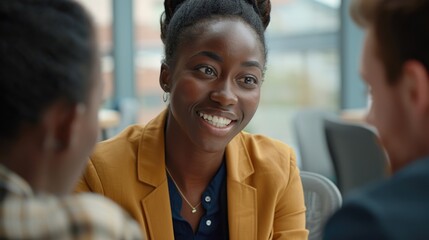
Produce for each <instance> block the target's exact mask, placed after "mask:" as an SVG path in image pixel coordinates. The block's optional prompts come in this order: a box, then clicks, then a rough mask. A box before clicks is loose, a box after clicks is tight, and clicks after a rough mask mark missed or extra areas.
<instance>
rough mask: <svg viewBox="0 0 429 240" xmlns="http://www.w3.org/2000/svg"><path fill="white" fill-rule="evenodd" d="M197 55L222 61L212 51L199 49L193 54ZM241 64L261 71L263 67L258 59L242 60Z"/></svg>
mask: <svg viewBox="0 0 429 240" xmlns="http://www.w3.org/2000/svg"><path fill="white" fill-rule="evenodd" d="M199 55H202V56H206V57H209V58H211V59H213V60H215V61H218V62H223V58H222V57H221V56H219V55H217V54H216V53H214V52H210V51H201V52H199V53H197V54H195V55H194V56H199ZM241 66H243V67H257V68H259V69H260V70H261V71H263V67H262V66H261V64H260V63H259V62H258V61H246V62H243V63H242V64H241Z"/></svg>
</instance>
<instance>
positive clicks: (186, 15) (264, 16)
mask: <svg viewBox="0 0 429 240" xmlns="http://www.w3.org/2000/svg"><path fill="white" fill-rule="evenodd" d="M164 8H165V11H164V13H163V14H162V16H161V39H162V41H163V43H164V50H165V53H164V54H165V56H164V62H166V63H167V64H169V63H171V61H172V59H173V58H174V54H175V53H176V52H177V49H178V46H179V45H180V44H181V43H182V42H183V41H184V40H186V41H189V40H190V39H189V37H190V36H189V34H190V33H192V32H187V30H193V29H192V27H196V26H199V24H204V23H205V20H210V19H216V18H239V19H241V20H243V21H244V22H245V23H247V24H248V25H249V26H250V27H252V28H253V29H254V30H255V32H256V34H257V35H258V37H259V40H260V42H261V45H262V47H263V50H264V54H265V59H266V55H267V48H266V44H265V37H264V31H265V29H266V27H267V26H268V24H269V22H270V11H271V3H270V1H269V0H248V1H246V0H205V1H201V0H184V1H183V0H165V1H164ZM187 34H188V35H187Z"/></svg>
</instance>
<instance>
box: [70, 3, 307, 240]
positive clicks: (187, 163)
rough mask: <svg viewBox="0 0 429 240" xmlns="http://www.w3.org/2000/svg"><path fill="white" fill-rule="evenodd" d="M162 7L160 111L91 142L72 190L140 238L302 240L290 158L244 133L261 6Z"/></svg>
mask: <svg viewBox="0 0 429 240" xmlns="http://www.w3.org/2000/svg"><path fill="white" fill-rule="evenodd" d="M249 2H252V3H249ZM164 6H165V12H164V14H163V16H162V21H161V39H162V40H163V43H164V47H165V48H164V49H165V56H164V59H163V62H162V64H161V73H160V77H159V82H160V86H161V88H162V89H163V90H164V92H166V93H168V96H169V104H168V107H167V109H166V110H165V111H164V112H162V113H161V114H160V115H159V116H158V117H156V118H155V119H153V120H152V121H151V122H149V123H148V124H147V125H146V126H144V127H142V126H131V127H129V128H128V129H126V130H124V131H123V132H122V133H121V134H119V135H118V136H117V137H115V138H113V139H111V140H109V141H106V142H103V143H100V144H99V145H98V146H97V148H96V150H95V153H94V154H93V155H92V156H91V160H90V163H89V166H88V168H87V171H86V173H85V176H84V177H83V178H82V181H81V182H80V184H79V186H78V190H79V191H89V190H91V191H94V192H99V193H102V194H104V195H105V196H107V197H109V198H111V199H113V200H114V201H116V202H117V203H119V204H120V205H122V206H123V207H124V208H125V209H127V210H128V211H129V212H130V213H131V214H132V215H133V216H134V217H135V218H136V219H137V220H138V221H139V222H140V223H141V225H142V227H143V228H144V229H145V230H146V235H147V237H148V238H149V239H173V238H174V239H280V238H283V239H284V238H293V239H307V235H308V232H307V230H306V229H305V206H304V198H303V190H302V185H301V179H300V176H299V170H298V168H297V166H296V162H295V154H294V152H293V151H292V149H291V148H290V147H289V146H287V145H285V144H284V143H281V142H280V141H277V140H274V139H270V138H268V137H265V136H260V135H252V134H248V133H246V132H243V129H244V128H245V127H246V126H247V124H248V123H249V122H250V121H251V119H252V118H253V116H254V114H255V112H256V110H257V108H258V104H259V100H260V93H261V87H262V82H263V79H264V72H265V71H264V70H265V64H266V56H267V51H266V45H265V37H264V31H265V28H266V27H267V25H268V23H269V18H270V2H269V1H266V0H264V1H262V0H261V1H259V2H258V1H256V2H254V1H244V0H236V1H231V0H220V1H219V0H209V1H198V0H185V1H165V3H164Z"/></svg>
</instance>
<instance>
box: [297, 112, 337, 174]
mask: <svg viewBox="0 0 429 240" xmlns="http://www.w3.org/2000/svg"><path fill="white" fill-rule="evenodd" d="M334 116H336V114H335V113H334V112H329V111H326V110H321V109H301V110H299V111H298V112H297V113H296V115H295V116H294V118H293V120H292V123H293V130H294V134H295V138H296V141H297V147H298V154H299V159H300V169H302V170H304V171H309V172H315V173H319V174H321V175H323V176H325V177H327V178H329V179H331V180H333V181H334V182H335V181H336V180H335V178H336V176H335V170H334V166H333V163H332V160H331V156H330V154H329V150H328V146H327V144H326V138H325V131H324V125H323V122H324V119H325V118H330V117H334Z"/></svg>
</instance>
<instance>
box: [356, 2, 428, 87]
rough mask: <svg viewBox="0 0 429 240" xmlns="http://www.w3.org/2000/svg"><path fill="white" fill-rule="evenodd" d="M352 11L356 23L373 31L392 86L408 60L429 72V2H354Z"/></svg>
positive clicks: (379, 54) (378, 52)
mask: <svg viewBox="0 0 429 240" xmlns="http://www.w3.org/2000/svg"><path fill="white" fill-rule="evenodd" d="M350 12H351V16H352V17H353V19H354V20H355V22H356V23H358V24H359V25H360V26H362V27H370V28H372V29H373V30H374V34H375V38H376V39H375V40H376V43H377V54H378V56H379V57H380V59H381V61H382V62H383V64H384V69H385V72H386V75H387V78H388V81H389V82H390V83H392V84H393V83H395V82H396V81H397V79H398V78H399V77H400V74H401V71H402V65H403V64H404V63H405V62H406V61H407V60H417V61H419V62H421V63H422V64H423V65H424V66H425V67H426V69H427V70H429V1H428V0H406V1H402V0H354V1H353V2H352V4H351V7H350Z"/></svg>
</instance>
